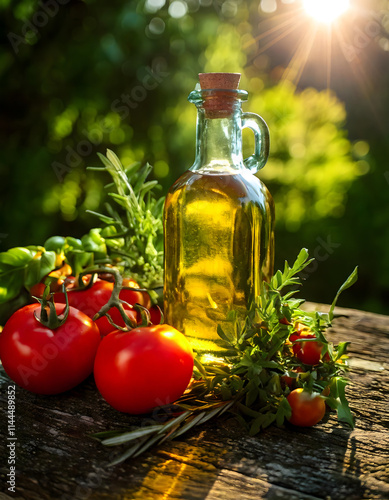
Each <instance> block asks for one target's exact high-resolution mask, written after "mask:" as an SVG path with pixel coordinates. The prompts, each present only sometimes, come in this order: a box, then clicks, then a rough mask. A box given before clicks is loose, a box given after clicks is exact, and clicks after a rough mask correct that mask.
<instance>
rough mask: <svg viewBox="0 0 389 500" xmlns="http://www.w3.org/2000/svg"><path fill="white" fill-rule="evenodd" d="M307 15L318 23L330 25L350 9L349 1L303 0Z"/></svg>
mask: <svg viewBox="0 0 389 500" xmlns="http://www.w3.org/2000/svg"><path fill="white" fill-rule="evenodd" d="M303 5H304V9H305V11H306V13H307V14H309V15H310V16H311V17H313V18H314V19H315V20H316V21H318V22H321V23H326V24H330V23H332V22H333V21H335V19H337V18H338V17H339V16H341V15H342V14H344V13H345V12H346V11H347V10H348V8H349V7H350V2H349V0H303Z"/></svg>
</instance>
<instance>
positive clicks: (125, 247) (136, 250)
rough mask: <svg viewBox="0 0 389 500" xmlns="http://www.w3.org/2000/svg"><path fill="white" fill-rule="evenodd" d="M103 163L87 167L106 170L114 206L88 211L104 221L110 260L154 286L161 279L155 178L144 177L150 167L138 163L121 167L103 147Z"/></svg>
mask: <svg viewBox="0 0 389 500" xmlns="http://www.w3.org/2000/svg"><path fill="white" fill-rule="evenodd" d="M99 158H100V160H101V162H102V163H103V165H104V166H103V167H88V168H89V169H90V170H99V171H107V172H108V173H109V174H110V176H111V177H112V181H113V182H112V183H110V184H108V185H107V186H106V188H107V189H109V193H108V196H109V197H110V198H111V199H112V200H113V201H114V202H115V206H114V205H112V204H110V203H106V204H105V209H106V211H107V214H108V215H104V214H101V213H98V212H92V211H89V212H90V213H93V214H94V215H96V216H97V217H98V218H99V219H100V221H101V222H102V223H103V224H104V226H105V227H104V229H103V230H102V233H101V234H102V236H104V238H105V240H106V244H107V247H108V254H109V256H110V258H111V259H112V261H113V262H114V263H115V264H116V265H117V266H118V267H119V269H121V270H122V271H123V273H124V274H129V275H131V277H132V278H133V279H134V280H135V281H137V282H138V283H139V284H140V285H141V286H142V287H144V288H149V289H152V288H156V287H160V286H162V283H163V226H162V209H163V202H164V198H163V197H156V196H155V194H154V192H155V189H156V188H159V187H160V186H159V185H158V181H156V180H153V181H146V179H147V177H148V176H149V174H150V172H151V170H152V167H151V166H150V165H149V164H146V165H144V166H143V167H142V168H140V164H139V163H135V164H133V165H130V166H129V167H127V168H124V167H123V165H122V163H121V162H120V160H119V158H118V157H117V156H116V154H115V153H114V152H113V151H111V150H109V149H108V150H107V155H106V156H103V155H102V154H99Z"/></svg>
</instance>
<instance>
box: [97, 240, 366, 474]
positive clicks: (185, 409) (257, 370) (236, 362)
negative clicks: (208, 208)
mask: <svg viewBox="0 0 389 500" xmlns="http://www.w3.org/2000/svg"><path fill="white" fill-rule="evenodd" d="M310 262H311V260H309V258H308V252H307V250H306V249H302V250H301V252H300V253H299V255H298V257H297V259H296V262H295V263H294V264H293V266H292V267H290V266H289V264H288V263H287V262H285V267H284V270H283V272H281V271H277V273H276V274H275V275H274V276H273V278H272V279H271V281H270V283H268V284H266V283H264V284H263V287H262V290H261V293H260V295H259V296H258V297H257V298H256V300H255V301H254V302H253V303H252V305H251V307H250V309H249V311H248V312H247V314H246V316H245V317H241V316H240V315H239V314H238V313H237V312H236V311H231V312H230V314H229V316H228V319H229V322H228V323H227V327H226V326H223V328H222V327H221V326H219V328H218V333H219V336H220V338H221V340H222V342H223V344H224V347H225V348H226V353H228V354H227V355H226V356H225V359H224V363H223V362H221V363H219V364H217V365H212V364H202V363H201V361H200V358H199V357H197V358H196V359H195V369H194V379H193V381H192V383H191V384H190V387H189V389H188V390H187V391H186V393H185V394H184V395H183V396H182V397H181V398H180V399H179V400H178V401H177V402H176V403H175V405H173V406H169V407H161V408H160V409H159V411H160V412H164V413H165V416H166V412H170V414H171V415H172V414H173V413H174V416H173V418H171V419H169V420H168V421H167V422H166V423H159V422H158V413H157V417H156V418H155V423H153V424H150V425H149V426H147V427H140V428H136V429H130V430H127V431H121V432H120V431H108V432H103V433H99V434H96V435H94V437H96V438H97V439H99V440H101V441H102V443H103V444H104V445H107V446H114V445H125V444H128V443H131V444H132V446H131V447H130V448H129V449H128V450H127V451H125V452H124V453H123V454H121V455H120V456H119V457H118V458H117V459H116V460H115V461H114V462H113V463H112V465H114V464H117V463H120V462H122V461H123V460H125V459H127V458H131V457H136V456H139V455H140V454H141V453H143V452H144V451H146V450H148V449H150V448H151V447H152V446H156V445H159V444H161V443H162V442H164V441H165V440H171V439H174V438H176V437H178V436H180V435H182V434H184V433H185V432H187V431H189V430H190V429H192V428H193V427H195V426H198V425H201V424H203V423H205V422H206V421H208V420H210V419H212V418H216V417H218V416H220V415H221V414H223V413H224V412H226V411H230V412H232V413H233V414H234V415H235V417H236V418H237V419H238V421H239V422H240V423H241V424H242V425H243V426H244V427H245V428H246V429H247V431H248V432H249V434H250V435H255V434H257V433H258V432H260V431H261V430H262V429H265V428H266V427H268V426H269V425H271V424H273V423H274V424H275V425H277V426H282V425H283V424H284V421H285V419H288V418H290V416H291V408H290V405H289V403H288V400H287V396H288V394H289V393H290V391H291V389H290V388H289V386H288V385H287V384H285V382H284V381H283V378H284V377H285V376H288V377H291V378H292V379H294V387H296V388H297V387H303V388H304V389H307V390H309V391H315V392H323V390H326V391H327V395H326V396H323V397H324V398H325V400H326V402H327V404H328V405H329V406H330V407H331V408H333V409H336V410H337V413H338V419H339V420H340V421H342V422H345V423H347V424H348V425H349V426H350V427H353V425H354V419H353V416H352V414H351V411H350V409H349V407H348V403H347V399H346V396H345V386H346V385H347V383H348V381H347V379H346V378H344V376H345V374H346V372H347V369H348V367H347V356H346V350H347V345H348V343H347V342H342V343H340V344H339V345H332V344H331V343H330V342H328V341H327V339H326V337H325V335H324V332H325V330H326V329H327V328H329V327H330V326H331V321H332V319H333V311H334V307H335V303H336V300H337V298H338V297H339V294H340V293H341V292H342V291H343V290H345V289H347V288H348V287H349V286H351V285H352V284H353V283H354V282H355V281H356V279H357V268H355V269H354V271H353V273H352V274H351V275H350V276H349V278H347V280H346V281H345V283H344V284H343V285H342V286H341V287H340V289H339V291H338V293H337V294H336V297H335V300H334V302H333V304H332V305H331V308H330V311H329V313H320V312H306V311H303V310H302V309H300V306H301V304H302V303H303V302H304V300H302V299H295V298H293V296H294V294H295V293H296V290H292V291H289V292H287V293H286V294H284V295H282V294H281V292H283V291H284V288H285V287H287V286H290V285H299V284H300V281H299V278H298V273H300V272H301V271H302V270H303V269H304V268H305V267H306V266H308V265H309V264H310ZM297 325H299V328H301V327H305V328H308V329H309V330H310V331H311V333H313V334H315V336H316V339H317V340H319V341H321V342H322V343H323V344H324V346H325V347H324V349H323V351H322V359H321V361H320V362H319V363H318V364H316V365H314V366H309V365H304V364H303V363H302V362H301V361H299V360H298V359H297V358H296V357H295V356H294V353H293V349H292V342H291V341H290V340H289V337H290V335H291V334H292V333H293V332H294V331H295V330H296V328H297ZM312 340H313V339H312ZM305 341H306V342H307V341H309V340H305ZM177 412H178V414H177ZM148 421H149V420H148Z"/></svg>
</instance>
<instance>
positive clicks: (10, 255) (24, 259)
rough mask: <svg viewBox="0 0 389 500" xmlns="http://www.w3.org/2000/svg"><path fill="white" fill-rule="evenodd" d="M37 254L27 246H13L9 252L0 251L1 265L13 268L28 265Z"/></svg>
mask: <svg viewBox="0 0 389 500" xmlns="http://www.w3.org/2000/svg"><path fill="white" fill-rule="evenodd" d="M35 255H36V252H32V251H30V250H28V249H27V248H23V247H15V248H11V249H10V250H8V251H7V252H1V253H0V265H2V266H1V267H2V268H3V265H5V266H9V267H13V268H23V267H24V266H26V265H27V264H28V263H29V262H30V261H31V260H32V259H33V258H34V256H35Z"/></svg>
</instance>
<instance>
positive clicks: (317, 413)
mask: <svg viewBox="0 0 389 500" xmlns="http://www.w3.org/2000/svg"><path fill="white" fill-rule="evenodd" d="M287 400H288V402H289V404H290V407H291V409H292V416H291V417H290V419H289V422H290V423H291V424H293V425H297V426H299V427H312V426H313V425H316V424H317V423H318V422H320V420H321V419H322V418H323V417H324V414H325V412H326V405H325V402H324V399H323V398H322V397H321V396H320V394H318V393H317V392H312V393H310V392H308V391H306V390H304V389H303V388H301V387H300V388H298V389H295V390H294V391H292V392H291V393H290V394H289V396H288V397H287Z"/></svg>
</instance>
